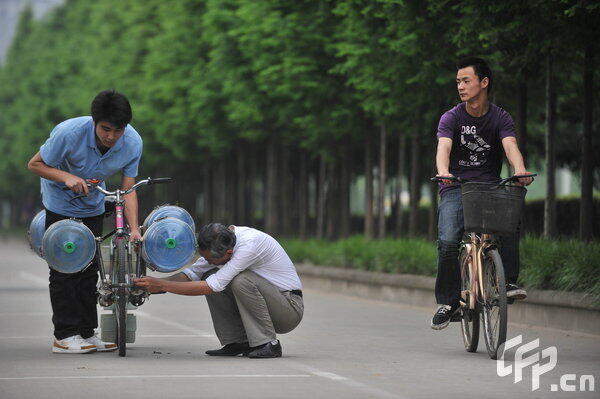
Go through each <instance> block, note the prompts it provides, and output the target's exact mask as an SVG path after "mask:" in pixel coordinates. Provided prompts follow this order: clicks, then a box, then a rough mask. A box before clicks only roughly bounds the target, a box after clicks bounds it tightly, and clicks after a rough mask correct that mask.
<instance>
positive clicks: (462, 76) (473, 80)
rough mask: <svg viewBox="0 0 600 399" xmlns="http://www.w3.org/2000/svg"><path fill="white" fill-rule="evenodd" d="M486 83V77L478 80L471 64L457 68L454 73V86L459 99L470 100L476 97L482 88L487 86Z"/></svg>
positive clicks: (487, 81)
mask: <svg viewBox="0 0 600 399" xmlns="http://www.w3.org/2000/svg"><path fill="white" fill-rule="evenodd" d="M488 83H489V79H488V78H483V80H482V81H480V80H479V77H478V76H477V75H475V70H474V69H473V67H471V66H469V67H466V68H462V69H459V70H458V72H457V73H456V87H457V89H458V95H459V96H460V99H461V101H470V100H472V99H475V98H478V97H479V95H480V94H481V92H482V91H483V89H484V88H486V87H488Z"/></svg>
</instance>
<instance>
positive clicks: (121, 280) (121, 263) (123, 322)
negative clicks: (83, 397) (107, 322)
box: [115, 237, 128, 356]
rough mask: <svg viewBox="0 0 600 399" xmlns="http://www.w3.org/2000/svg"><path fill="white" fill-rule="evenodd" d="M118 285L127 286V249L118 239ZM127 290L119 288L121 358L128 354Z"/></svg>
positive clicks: (123, 240) (118, 315)
mask: <svg viewBox="0 0 600 399" xmlns="http://www.w3.org/2000/svg"><path fill="white" fill-rule="evenodd" d="M116 241H117V256H116V258H117V262H116V265H115V266H116V268H117V283H118V284H119V285H120V284H125V275H126V274H127V263H126V262H127V249H126V248H125V238H123V237H119V238H117V240H116ZM127 302H128V295H127V289H126V288H125V287H123V286H119V287H118V288H117V301H116V312H117V345H118V347H119V356H125V355H126V353H127V345H126V341H127Z"/></svg>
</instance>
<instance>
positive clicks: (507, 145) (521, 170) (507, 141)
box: [502, 136, 533, 186]
mask: <svg viewBox="0 0 600 399" xmlns="http://www.w3.org/2000/svg"><path fill="white" fill-rule="evenodd" d="M502 147H504V153H505V154H506V158H508V162H509V163H510V165H511V166H512V168H513V170H514V174H515V175H526V174H529V172H528V171H527V169H526V168H525V161H524V160H523V155H522V154H521V151H520V150H519V145H518V144H517V139H516V138H515V137H513V136H510V137H505V138H503V139H502ZM532 182H533V179H532V178H531V177H529V178H526V179H519V183H521V184H523V185H525V186H528V185H530V184H531V183H532Z"/></svg>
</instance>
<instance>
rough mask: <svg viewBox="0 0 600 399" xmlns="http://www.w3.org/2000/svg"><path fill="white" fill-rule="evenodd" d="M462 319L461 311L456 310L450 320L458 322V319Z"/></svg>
mask: <svg viewBox="0 0 600 399" xmlns="http://www.w3.org/2000/svg"><path fill="white" fill-rule="evenodd" d="M461 320H462V314H461V312H456V313H454V314H453V315H452V317H451V318H450V322H451V323H453V322H457V321H461Z"/></svg>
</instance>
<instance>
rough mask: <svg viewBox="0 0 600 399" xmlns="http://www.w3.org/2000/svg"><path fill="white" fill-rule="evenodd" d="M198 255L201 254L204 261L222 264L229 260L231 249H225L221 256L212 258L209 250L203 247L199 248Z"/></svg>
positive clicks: (231, 253)
mask: <svg viewBox="0 0 600 399" xmlns="http://www.w3.org/2000/svg"><path fill="white" fill-rule="evenodd" d="M200 255H202V257H203V258H204V259H206V261H207V262H208V263H210V264H211V265H217V266H220V265H224V264H225V263H227V262H229V259H231V255H233V250H231V249H229V250H227V252H226V253H225V255H223V256H222V257H221V258H213V257H212V256H210V251H209V250H207V249H205V250H202V249H201V250H200Z"/></svg>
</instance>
